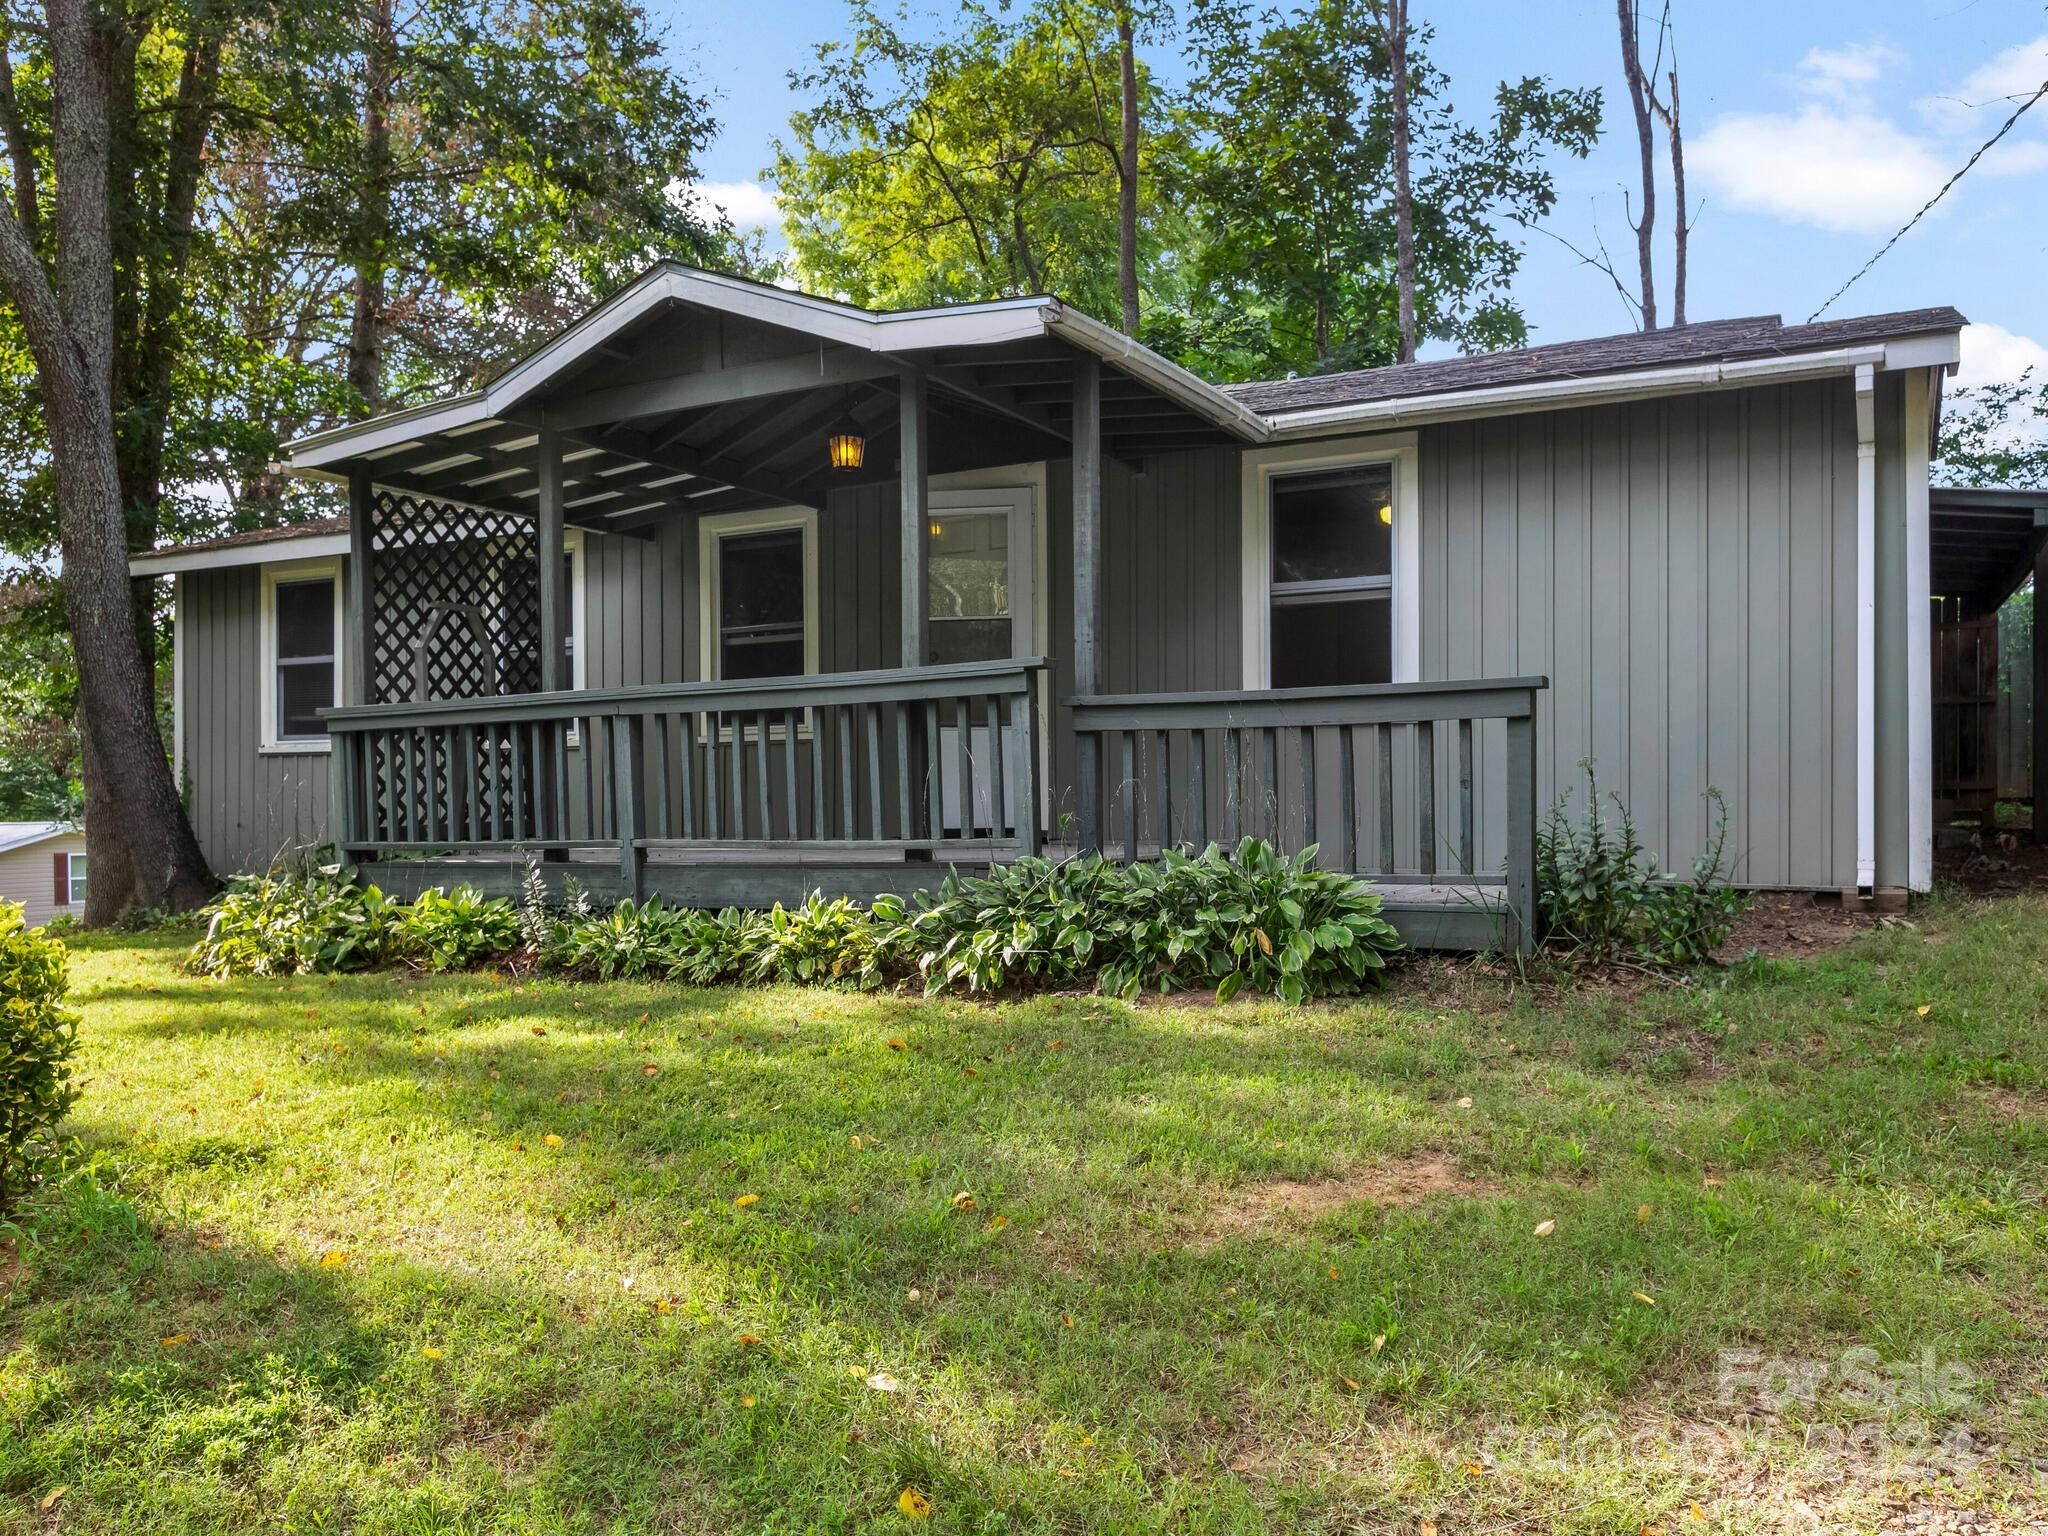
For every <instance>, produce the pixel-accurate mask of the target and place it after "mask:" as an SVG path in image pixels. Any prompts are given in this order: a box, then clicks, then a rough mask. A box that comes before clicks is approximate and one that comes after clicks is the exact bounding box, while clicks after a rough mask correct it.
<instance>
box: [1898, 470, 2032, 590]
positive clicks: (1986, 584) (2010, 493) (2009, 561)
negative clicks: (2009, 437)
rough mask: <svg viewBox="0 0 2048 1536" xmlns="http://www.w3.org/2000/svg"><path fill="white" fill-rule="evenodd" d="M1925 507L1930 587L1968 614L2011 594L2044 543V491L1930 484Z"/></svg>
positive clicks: (2023, 578)
mask: <svg viewBox="0 0 2048 1536" xmlns="http://www.w3.org/2000/svg"><path fill="white" fill-rule="evenodd" d="M1927 509H1928V515H1927V524H1928V538H1927V543H1928V554H1929V563H1930V567H1931V569H1930V578H1931V579H1930V583H1929V585H1930V588H1931V590H1932V592H1933V594H1934V595H1935V596H1936V597H1945V598H1953V599H1956V600H1957V601H1959V602H1960V603H1961V604H1962V605H1963V608H1964V610H1965V611H1966V612H1968V613H1989V612H1991V611H1992V610H1993V609H1994V608H1996V607H1998V605H1999V604H2000V603H2002V602H2004V601H2005V600H2006V599H2007V598H2008V597H2011V596H2012V595H2013V593H2015V592H2017V591H2018V590H2019V589H2020V588H2021V587H2022V586H2023V585H2025V583H2026V580H2027V578H2028V577H2029V576H2031V575H2033V574H2034V571H2035V567H2036V562H2037V561H2038V560H2039V558H2040V554H2041V549H2042V546H2043V544H2044V543H2048V489H2041V490H2025V489H2020V488H2016V487H2009V486H1988V487H1976V486H1935V487H1933V488H1932V489H1930V490H1929V491H1928V493H1927Z"/></svg>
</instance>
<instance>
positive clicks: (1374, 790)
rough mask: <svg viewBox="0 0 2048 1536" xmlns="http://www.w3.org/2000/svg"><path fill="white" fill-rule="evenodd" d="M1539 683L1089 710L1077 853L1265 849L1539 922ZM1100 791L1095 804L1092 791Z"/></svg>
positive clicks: (1216, 697)
mask: <svg viewBox="0 0 2048 1536" xmlns="http://www.w3.org/2000/svg"><path fill="white" fill-rule="evenodd" d="M1547 686H1548V682H1547V680H1546V679H1544V678H1541V677H1515V678H1496V679H1481V680H1477V681H1472V682H1448V683H1398V684H1392V685H1383V686H1371V687H1351V688H1288V689H1267V690H1262V691H1255V692H1244V693H1183V694H1167V693H1152V694H1125V695H1114V696H1105V695H1098V696H1092V697H1084V698H1076V699H1072V700H1070V701H1069V703H1070V705H1071V706H1072V709H1073V719H1074V730H1075V734H1076V736H1077V738H1078V744H1079V753H1080V764H1079V776H1080V780H1081V783H1080V794H1079V805H1080V811H1081V825H1080V827H1079V828H1078V831H1079V835H1080V837H1081V839H1082V840H1083V841H1084V842H1085V843H1087V844H1088V845H1090V846H1094V847H1099V848H1101V849H1103V850H1104V851H1105V852H1107V853H1111V854H1114V855H1118V856H1120V857H1122V858H1124V859H1126V860H1136V859H1138V858H1141V857H1144V856H1145V855H1146V854H1147V853H1148V852H1149V851H1150V850H1152V849H1156V848H1162V847H1170V846H1176V845H1191V846H1194V847H1201V846H1202V845H1203V844H1205V843H1207V842H1209V841H1210V840H1211V839H1216V840H1219V841H1223V842H1226V843H1229V842H1235V841H1236V840H1237V839H1238V838H1239V837H1242V836H1263V837H1266V838H1268V839H1270V840H1271V841H1273V842H1275V843H1276V844H1278V845H1279V846H1280V847H1281V848H1283V849H1285V850H1287V851H1289V852H1293V851H1298V850H1299V849H1300V848H1302V847H1305V846H1306V845H1308V844H1310V843H1314V844H1317V845H1318V846H1319V849H1320V857H1321V862H1322V863H1323V864H1324V865H1325V866H1327V867H1331V868H1338V869H1347V870H1352V871H1355V872H1356V873H1358V874H1361V875H1366V876H1369V877H1370V878H1371V879H1373V880H1374V881H1375V882H1377V883H1379V884H1382V885H1388V886H1411V887H1412V886H1431V887H1453V888H1458V889H1467V888H1497V889H1496V890H1495V892H1494V894H1495V897H1496V898H1497V899H1498V900H1499V901H1500V902H1501V904H1502V905H1503V906H1504V908H1505V915H1506V918H1507V922H1508V932H1509V935H1510V937H1511V938H1512V939H1513V940H1514V941H1515V942H1517V943H1526V941H1527V940H1526V934H1527V932H1528V930H1529V926H1530V925H1531V924H1532V923H1533V919H1534V916H1535V912H1536V721H1535V717H1536V694H1537V691H1538V690H1539V689H1541V688H1544V687H1547ZM1097 785H1099V786H1100V789H1099V791H1098V790H1096V789H1095V788H1094V786H1097Z"/></svg>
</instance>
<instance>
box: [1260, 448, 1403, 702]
mask: <svg viewBox="0 0 2048 1536" xmlns="http://www.w3.org/2000/svg"><path fill="white" fill-rule="evenodd" d="M1267 486H1268V490H1267V496H1268V514H1269V517H1270V522H1269V527H1270V529H1271V534H1270V546H1271V562H1272V564H1271V570H1270V572H1269V580H1268V586H1267V591H1268V601H1269V602H1270V604H1271V612H1270V614H1269V616H1268V620H1267V625H1268V628H1267V635H1268V641H1267V644H1268V655H1267V665H1268V671H1269V674H1270V676H1271V686H1272V687H1275V688H1321V687H1333V686H1340V685H1343V684H1347V683H1385V682H1390V681H1392V680H1393V675H1394V673H1393V668H1394V468H1393V466H1392V465H1391V464H1388V463H1376V464H1358V465H1353V466H1350V467H1348V468H1344V469H1334V470H1317V471H1310V472H1307V473H1302V474H1294V475H1275V476H1274V477H1273V478H1272V479H1271V480H1269V481H1268V482H1267Z"/></svg>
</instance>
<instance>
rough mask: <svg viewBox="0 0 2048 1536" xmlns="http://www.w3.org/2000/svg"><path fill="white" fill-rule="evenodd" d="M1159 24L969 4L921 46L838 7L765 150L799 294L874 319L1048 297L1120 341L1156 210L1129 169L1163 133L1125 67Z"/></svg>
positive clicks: (1140, 17)
mask: <svg viewBox="0 0 2048 1536" xmlns="http://www.w3.org/2000/svg"><path fill="white" fill-rule="evenodd" d="M1159 24H1161V23H1160V22H1159V21H1158V20H1157V19H1156V18H1155V17H1154V16H1153V15H1152V14H1151V13H1148V12H1144V11H1140V10H1137V9H1135V8H1134V7H1133V6H1132V5H1130V4H1129V3H1127V0H1114V3H1112V4H1109V5H1107V6H1104V5H1098V4H1094V3H1089V0H1036V3H1033V4H1031V5H1030V6H1029V7H1028V8H1026V9H1024V10H1021V11H1019V12H1018V13H1016V14H1015V15H1011V14H1009V13H1007V12H996V11H990V10H988V9H986V8H984V7H982V6H981V5H979V4H969V5H968V6H967V7H965V8H964V9H963V10H962V12H961V13H960V21H959V24H958V26H957V27H956V28H955V29H954V30H953V31H951V32H949V33H947V34H946V35H943V36H940V37H938V38H936V39H932V40H923V39H918V38H913V37H911V36H909V35H907V34H906V33H904V32H903V31H902V30H900V29H899V28H898V27H897V26H895V25H894V24H893V23H892V22H890V21H889V20H888V19H887V18H885V17H884V16H882V15H881V14H880V13H879V12H878V11H877V10H876V9H875V8H874V6H873V5H872V3H871V0H853V5H852V28H851V34H852V35H851V36H850V38H848V39H846V40H843V41H833V42H829V43H825V44H823V45H821V46H820V47H819V48H818V50H817V58H818V67H817V68H816V69H814V70H810V71H806V72H799V73H797V74H794V75H792V76H791V84H792V85H793V86H794V87H795V88H796V89H797V90H798V91H800V92H801V93H803V94H804V95H805V96H807V97H808V98H810V100H811V105H809V106H807V107H805V108H804V109H803V110H801V111H799V112H797V113H796V114H795V115H794V116H793V117H792V118H791V120H790V137H789V139H788V140H786V141H778V142H777V144H776V146H775V163H774V165H773V167H772V168H771V172H770V174H771V176H772V178H773V180H774V182H775V184H776V190H777V196H778V198H779V200H780V202H781V204H782V208H783V212H784V216H785V228H786V229H787V231H788V234H789V242H790V249H791V251H792V253H793V256H794V266H795V270H796V275H797V276H798V277H799V278H800V280H801V281H803V282H804V284H805V285H806V286H809V287H815V288H819V289H822V290H824V291H827V292H832V293H838V294H843V295H844V296H846V297H847V298H848V299H850V300H852V301H853V302H856V303H862V304H870V305H880V306H902V305H917V304H930V303H940V302H945V301H948V300H960V299H987V298H997V297H1007V296H1015V295H1019V294H1026V293H1044V292H1057V293H1059V294H1061V295H1062V296H1064V297H1066V298H1067V299H1069V300H1071V301H1073V302H1074V303H1076V304H1078V305H1080V306H1081V307H1082V308H1083V309H1085V310H1087V311H1088V312H1090V313H1092V314H1096V315H1101V316H1120V317H1121V319H1122V322H1123V324H1124V326H1125V328H1126V329H1127V330H1135V328H1136V327H1137V324H1138V320H1139V310H1140V305H1141V294H1142V291H1143V289H1144V287H1145V269H1146V267H1147V264H1148V259H1149V255H1150V249H1151V248H1152V247H1153V246H1154V245H1155V243H1156V242H1155V240H1154V238H1153V235H1152V231H1151V229H1150V225H1151V224H1152V222H1153V220H1154V219H1155V217H1156V216H1157V214H1158V213H1159V211H1160V210H1159V208H1158V205H1157V203H1156V200H1155V199H1156V194H1157V183H1156V182H1155V181H1148V180H1147V179H1146V178H1144V177H1143V176H1142V175H1141V171H1140V167H1141V165H1143V164H1145V163H1147V162H1150V161H1155V160H1156V159H1157V158H1159V157H1160V156H1162V155H1170V154H1171V147H1170V146H1171V140H1172V135H1173V131H1174V130H1173V125H1172V124H1171V123H1169V122H1164V121H1162V120H1161V119H1162V114H1161V113H1160V112H1159V107H1158V101H1157V98H1156V95H1155V91H1154V87H1153V84H1152V80H1151V77H1150V72H1149V71H1148V70H1147V69H1146V68H1145V67H1144V64H1143V62H1142V60H1140V59H1139V58H1138V56H1137V44H1138V42H1139V40H1140V39H1141V37H1142V35H1143V34H1144V33H1145V31H1146V30H1147V29H1148V28H1149V27H1152V26H1155V25H1159ZM1106 279H1107V280H1106Z"/></svg>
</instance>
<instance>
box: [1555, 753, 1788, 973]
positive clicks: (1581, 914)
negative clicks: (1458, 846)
mask: <svg viewBox="0 0 2048 1536" xmlns="http://www.w3.org/2000/svg"><path fill="white" fill-rule="evenodd" d="M1579 766H1580V767H1581V768H1582V769H1584V770H1585V774H1586V811H1585V815H1584V817H1583V818H1582V819H1581V820H1580V821H1577V822H1574V821H1572V820H1571V819H1570V817H1568V816H1567V815H1566V813H1565V805H1566V801H1567V800H1568V799H1569V792H1567V793H1566V794H1564V795H1560V796H1559V797H1558V798H1557V799H1556V800H1555V801H1553V802H1552V804H1551V807H1550V810H1549V812H1548V814H1547V815H1546V816H1545V817H1544V821H1543V825H1542V827H1541V828H1540V829H1538V832H1537V836H1536V880H1537V886H1538V889H1539V890H1540V892H1541V898H1540V899H1541V902H1542V909H1543V921H1544V925H1545V927H1546V929H1547V930H1548V934H1549V939H1550V942H1551V943H1552V944H1553V945H1554V946H1556V947H1558V948H1560V949H1561V950H1562V951H1563V952H1564V954H1565V955H1566V957H1567V958H1568V959H1569V960H1571V961H1572V962H1573V963H1575V964H1585V965H1594V964H1602V963H1607V962H1612V961H1618V960H1627V961H1634V962H1639V963H1642V964H1647V965H1653V966H1659V967H1667V968H1678V967H1683V966H1690V965H1698V964H1701V963H1703V962H1704V961H1707V960H1709V959H1711V958H1712V956H1713V953H1714V951H1715V950H1717V949H1719V948H1720V947H1721V945H1722V944H1723V943H1725V942H1726V941H1727V938H1728V935H1729V933H1730V931H1731V930H1732V929H1733V927H1734V920H1735V918H1736V917H1737V916H1738V915H1739V914H1740V913H1742V912H1743V911H1744V910H1746V909H1747V908H1748V906H1749V897H1748V895H1747V894H1746V893H1744V892H1742V891H1738V890H1735V889H1734V888H1733V887H1731V886H1729V885H1728V883H1727V876H1726V872H1725V871H1724V870H1723V869H1722V860H1723V857H1724V855H1725V852H1726V848H1727V840H1728V808H1727V804H1726V802H1725V801H1723V799H1722V798H1721V794H1720V791H1718V790H1713V789H1710V790H1708V791H1707V799H1708V801H1709V803H1710V804H1711V805H1712V807H1713V811H1714V831H1713V834H1712V836H1711V837H1709V838H1708V840H1707V845H1706V847H1705V848H1704V849H1702V850H1701V852H1700V853H1699V855H1698V856H1697V857H1696V858H1694V860H1693V862H1692V879H1691V880H1689V881H1681V880H1673V879H1670V878H1667V877H1665V876H1662V875H1659V874H1658V872H1657V860H1656V856H1655V855H1654V854H1649V853H1646V852H1645V851H1644V849H1643V845H1642V842H1641V840H1640V839H1639V838H1638V837H1637V836H1636V827H1635V821H1634V819H1633V818H1632V817H1631V816H1630V815H1629V811H1628V807H1627V806H1626V805H1624V804H1622V802H1621V798H1620V796H1618V795H1610V796H1609V797H1608V798H1609V799H1610V800H1612V801H1613V803H1614V811H1615V814H1614V815H1613V817H1612V818H1610V817H1608V816H1607V815H1606V814H1605V813H1604V812H1603V811H1602V810H1601V805H1600V799H1601V797H1600V781H1599V779H1598V777H1597V776H1596V775H1595V773H1594V769H1593V762H1592V759H1590V758H1588V759H1586V760H1584V761H1583V762H1581V763H1580V764H1579Z"/></svg>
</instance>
